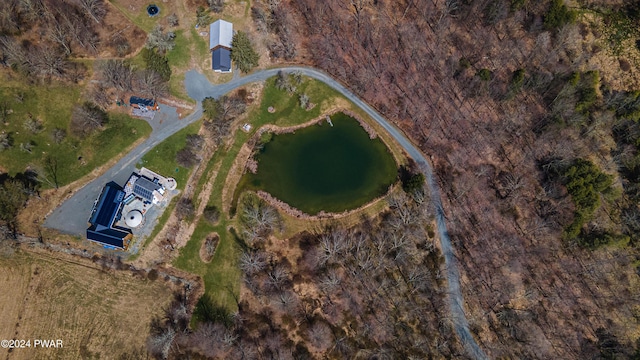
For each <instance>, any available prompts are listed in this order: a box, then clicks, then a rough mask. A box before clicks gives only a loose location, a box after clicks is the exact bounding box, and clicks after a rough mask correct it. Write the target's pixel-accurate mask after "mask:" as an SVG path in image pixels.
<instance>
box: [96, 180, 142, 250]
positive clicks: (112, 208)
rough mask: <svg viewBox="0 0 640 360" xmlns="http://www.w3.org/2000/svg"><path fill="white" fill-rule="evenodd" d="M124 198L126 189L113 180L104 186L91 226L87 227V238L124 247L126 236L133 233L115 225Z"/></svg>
mask: <svg viewBox="0 0 640 360" xmlns="http://www.w3.org/2000/svg"><path fill="white" fill-rule="evenodd" d="M123 199H124V191H122V187H121V186H120V185H118V184H116V183H115V182H113V181H111V182H109V183H108V184H106V185H105V186H104V188H103V189H102V193H101V194H100V197H99V198H98V200H97V201H96V204H95V206H94V207H93V210H92V212H91V217H90V218H89V223H90V224H91V226H89V228H88V229H87V239H89V240H93V241H97V242H100V243H103V244H107V245H112V246H117V247H120V248H122V247H124V238H125V237H126V236H127V235H130V234H131V230H129V229H127V228H123V227H119V226H114V225H113V224H114V223H115V222H116V221H117V220H118V218H119V216H120V211H121V209H122V200H123Z"/></svg>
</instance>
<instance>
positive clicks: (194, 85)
mask: <svg viewBox="0 0 640 360" xmlns="http://www.w3.org/2000/svg"><path fill="white" fill-rule="evenodd" d="M279 71H284V72H300V73H301V74H303V75H306V76H308V77H311V78H314V79H316V80H319V81H322V82H323V83H325V84H327V85H328V86H329V87H331V88H333V89H335V90H337V91H338V92H340V93H341V94H342V95H343V96H345V97H346V98H347V99H349V100H350V101H352V102H353V103H354V104H356V105H357V106H358V107H360V108H361V109H362V110H364V111H365V112H366V113H367V114H368V115H369V116H370V117H371V118H372V119H373V120H375V121H376V122H377V123H378V124H380V126H382V127H383V128H384V129H385V130H386V131H387V132H388V133H389V134H390V135H391V136H392V137H393V138H394V139H395V140H396V141H397V142H398V144H400V145H401V146H402V147H403V148H404V149H405V151H406V152H407V154H408V155H409V156H410V157H412V158H413V159H414V160H415V161H416V163H418V165H419V166H420V167H421V168H422V170H423V171H424V174H425V176H426V179H427V184H428V186H429V189H430V191H431V201H432V202H433V205H434V208H435V215H436V222H437V226H438V234H439V238H440V248H441V250H442V254H443V256H444V258H445V267H446V274H447V283H448V300H449V307H450V311H451V320H452V322H453V325H454V327H455V330H456V333H457V334H458V337H459V338H460V341H461V342H462V344H463V345H464V347H465V349H466V350H467V351H468V352H469V355H471V356H473V357H474V358H476V359H487V356H486V354H485V353H484V351H483V350H482V349H481V348H480V346H478V344H477V343H476V341H475V339H474V338H473V336H472V335H471V332H470V331H469V322H468V321H467V318H466V316H465V314H464V306H463V304H464V299H463V297H462V293H461V291H460V273H459V272H458V265H457V258H456V256H455V254H454V251H453V247H452V245H451V240H450V239H449V234H448V231H447V225H446V221H445V213H444V208H443V207H442V201H441V198H440V189H439V187H438V184H437V181H436V179H435V178H434V176H433V172H432V170H431V166H430V165H429V162H428V161H427V159H426V158H425V156H424V155H423V154H422V153H421V152H420V151H419V150H418V149H417V148H416V147H415V146H414V145H413V144H412V143H411V142H410V141H409V140H408V139H407V138H406V137H405V135H404V134H403V133H402V132H401V131H400V130H398V129H397V128H396V127H395V126H393V125H392V124H391V123H389V122H388V121H387V120H386V119H385V118H383V117H382V115H380V114H379V113H378V112H376V111H375V110H374V109H373V108H372V107H371V106H369V105H368V104H367V103H365V102H364V101H362V100H361V99H360V98H358V97H357V96H356V95H354V94H353V93H352V92H351V91H350V90H349V89H347V88H346V87H344V86H343V85H342V84H341V83H339V82H338V81H336V80H335V79H333V78H331V77H330V76H329V75H327V74H325V73H323V72H321V71H319V70H316V69H313V68H309V67H286V68H275V69H267V70H260V71H257V72H254V73H252V74H249V75H246V76H243V77H234V79H233V80H231V81H230V82H228V83H225V84H220V85H212V84H211V83H210V82H209V81H208V80H207V78H206V77H205V76H204V75H202V74H200V73H198V72H197V71H195V70H191V71H189V72H187V73H186V75H185V87H186V90H187V93H188V94H189V96H190V97H191V98H193V99H195V100H197V101H198V105H197V107H196V110H195V111H194V112H193V113H192V114H191V115H189V116H187V117H185V118H184V119H182V120H180V119H178V117H177V114H175V109H173V108H169V107H164V108H163V109H161V113H160V114H158V115H160V117H164V118H163V120H162V121H160V120H159V116H156V118H154V120H151V121H150V123H151V125H152V128H153V131H152V133H151V136H149V138H148V139H147V140H145V141H144V142H143V143H142V144H140V145H139V146H137V147H136V148H134V149H133V150H132V151H131V152H129V153H128V154H127V155H125V156H124V157H123V158H122V159H121V160H120V161H119V162H118V163H117V164H116V165H114V166H113V167H111V168H110V169H109V170H107V171H106V172H105V173H104V174H103V175H102V176H100V177H98V178H97V179H95V180H94V181H92V182H91V183H89V184H87V185H86V186H84V187H83V188H82V189H80V190H79V191H78V192H77V193H76V194H74V195H73V196H72V197H71V198H69V199H68V200H67V201H65V202H64V203H63V204H62V205H60V206H59V207H58V208H56V209H55V210H54V211H53V212H52V213H51V214H50V215H49V216H48V217H47V219H46V220H45V224H44V225H45V226H46V227H49V228H53V229H57V230H60V231H62V232H64V233H68V234H72V235H78V236H81V237H84V236H85V230H86V226H87V218H88V217H89V213H90V211H91V208H92V206H93V202H94V201H95V199H96V198H97V197H98V195H99V194H100V190H101V188H102V186H103V185H104V184H106V183H107V182H109V181H112V180H114V181H116V182H118V183H124V182H125V181H126V180H127V178H128V177H129V175H130V174H131V172H132V171H133V170H134V169H135V166H136V164H137V162H138V161H139V160H140V158H141V157H142V155H144V154H145V153H146V152H147V151H149V150H150V149H152V148H153V147H154V146H156V145H157V144H159V143H161V142H162V141H163V140H165V139H166V138H167V137H169V136H170V135H172V134H174V133H175V132H177V131H178V130H180V129H182V128H184V127H186V126H187V125H189V124H191V123H193V122H194V121H197V120H198V119H200V117H201V116H202V106H201V103H200V102H201V101H202V99H204V98H205V97H214V98H218V97H220V96H222V95H224V94H227V93H229V92H230V91H232V90H234V89H236V88H238V87H240V86H243V85H246V84H249V83H252V82H256V81H262V80H266V79H268V78H270V77H272V76H274V75H276V74H277V73H278V72H279ZM172 109H173V110H172ZM174 114H175V115H174Z"/></svg>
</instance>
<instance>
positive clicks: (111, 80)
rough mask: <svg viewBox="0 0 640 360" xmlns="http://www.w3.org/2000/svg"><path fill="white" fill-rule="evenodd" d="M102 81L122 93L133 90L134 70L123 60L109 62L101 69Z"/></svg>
mask: <svg viewBox="0 0 640 360" xmlns="http://www.w3.org/2000/svg"><path fill="white" fill-rule="evenodd" d="M100 69H101V72H102V76H101V77H102V80H103V81H104V82H105V83H106V84H107V85H109V86H112V87H114V88H116V89H118V90H121V91H131V90H133V70H132V69H131V65H130V64H129V63H128V62H125V61H123V60H107V61H105V62H104V63H103V64H102V66H101V67H100Z"/></svg>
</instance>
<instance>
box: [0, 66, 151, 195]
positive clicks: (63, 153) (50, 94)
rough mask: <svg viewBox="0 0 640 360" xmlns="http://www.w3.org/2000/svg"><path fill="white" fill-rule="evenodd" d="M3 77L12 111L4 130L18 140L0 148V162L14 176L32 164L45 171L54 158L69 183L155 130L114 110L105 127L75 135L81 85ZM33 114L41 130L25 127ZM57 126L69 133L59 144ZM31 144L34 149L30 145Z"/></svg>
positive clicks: (4, 99)
mask: <svg viewBox="0 0 640 360" xmlns="http://www.w3.org/2000/svg"><path fill="white" fill-rule="evenodd" d="M0 76H1V77H3V79H4V80H5V82H4V84H3V85H2V86H1V87H0V104H6V106H7V108H8V109H9V110H10V112H11V114H9V115H8V117H7V120H6V121H5V123H3V124H0V132H5V133H8V134H10V138H11V139H12V142H13V146H12V147H11V148H9V149H6V150H4V151H0V167H2V168H4V170H6V171H7V172H8V173H9V174H11V175H14V174H16V173H18V172H22V171H25V169H26V168H27V167H31V168H33V169H35V170H36V171H38V172H39V173H41V174H42V175H45V174H46V172H45V171H44V168H43V162H44V159H45V158H47V157H51V158H54V159H55V160H56V161H57V163H58V180H59V185H65V184H68V183H70V182H72V181H74V180H77V179H79V178H81V177H82V176H84V175H86V174H88V173H89V172H91V171H92V170H94V169H95V168H96V167H99V166H100V165H102V164H104V163H105V162H107V161H108V160H110V159H112V158H114V157H116V156H117V155H118V154H120V153H121V152H122V151H124V150H125V149H126V148H127V147H129V146H130V145H131V144H133V143H134V142H135V141H136V140H138V139H139V138H141V137H146V136H148V135H149V134H150V133H151V127H150V126H149V124H148V123H146V122H145V121H143V120H138V119H133V118H131V117H129V116H127V115H124V114H115V113H114V114H110V115H109V123H108V124H107V126H106V127H105V130H103V131H100V132H96V133H95V134H93V135H91V136H88V137H84V138H79V137H76V136H74V135H72V134H71V133H70V131H69V122H70V118H71V112H72V109H73V106H74V105H75V104H77V103H78V102H79V101H80V100H81V92H82V91H83V88H82V86H79V85H75V86H74V85H68V84H64V85H63V84H58V83H53V84H50V85H41V86H27V85H25V84H24V83H20V82H18V81H12V80H9V79H8V76H9V75H7V74H6V73H2V74H1V75H0ZM30 116H31V117H32V118H34V119H37V120H39V121H41V124H42V126H41V129H40V130H38V131H36V132H32V131H30V130H28V129H27V128H25V126H24V123H25V121H26V120H27V119H28V118H29V117H30ZM56 128H60V129H64V130H65V131H66V133H67V136H66V138H65V139H64V140H63V141H62V142H61V143H59V144H56V143H55V141H54V139H53V135H52V133H53V131H54V129H56ZM21 144H22V145H21ZM26 144H29V145H28V146H30V147H31V148H30V149H27V147H28V146H27V145H26ZM96 149H100V151H96ZM49 177H50V176H49ZM43 186H44V187H52V186H53V184H50V183H46V182H45V183H43Z"/></svg>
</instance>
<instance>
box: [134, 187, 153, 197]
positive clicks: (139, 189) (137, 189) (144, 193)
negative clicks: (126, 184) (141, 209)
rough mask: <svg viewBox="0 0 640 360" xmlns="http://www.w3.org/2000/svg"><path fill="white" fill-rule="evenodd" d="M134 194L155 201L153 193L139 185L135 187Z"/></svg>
mask: <svg viewBox="0 0 640 360" xmlns="http://www.w3.org/2000/svg"><path fill="white" fill-rule="evenodd" d="M133 192H134V193H135V194H136V195H138V196H140V197H141V198H143V199H147V200H153V192H152V191H149V189H146V188H144V187H142V186H140V185H138V184H136V185H135V186H134V188H133Z"/></svg>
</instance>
